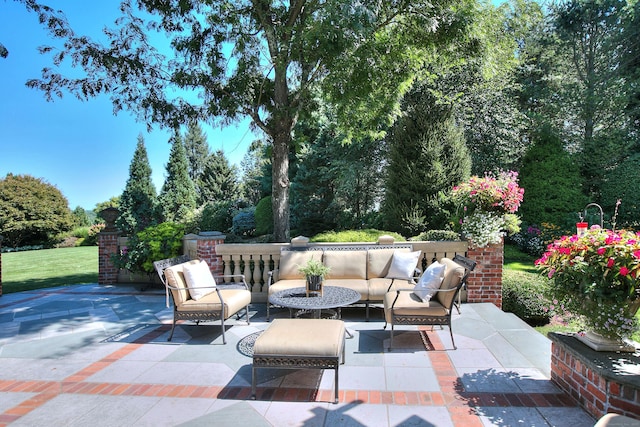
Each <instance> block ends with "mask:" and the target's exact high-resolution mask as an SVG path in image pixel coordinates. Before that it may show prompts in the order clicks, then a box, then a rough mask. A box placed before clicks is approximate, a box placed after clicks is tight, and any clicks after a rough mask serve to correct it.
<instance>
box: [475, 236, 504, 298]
mask: <svg viewBox="0 0 640 427" xmlns="http://www.w3.org/2000/svg"><path fill="white" fill-rule="evenodd" d="M467 256H468V257H469V258H471V259H472V260H474V261H476V262H477V263H478V264H477V265H476V268H475V270H473V271H472V272H471V274H470V275H469V278H468V279H467V301H468V302H491V303H493V304H495V305H496V306H497V307H498V308H500V309H502V267H503V264H504V244H503V243H499V244H496V245H489V246H487V247H484V248H477V247H472V246H471V245H469V250H468V252H467Z"/></svg>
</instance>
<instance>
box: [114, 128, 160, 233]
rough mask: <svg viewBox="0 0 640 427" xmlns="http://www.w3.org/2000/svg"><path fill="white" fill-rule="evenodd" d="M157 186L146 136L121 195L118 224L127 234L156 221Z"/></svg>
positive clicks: (133, 160) (139, 145)
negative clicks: (152, 175) (148, 154)
mask: <svg viewBox="0 0 640 427" xmlns="http://www.w3.org/2000/svg"><path fill="white" fill-rule="evenodd" d="M155 206H156V187H155V186H154V185H153V181H152V180H151V166H150V165H149V157H148V156H147V149H146V147H145V145H144V138H143V137H142V135H138V144H137V146H136V151H135V152H134V153H133V159H132V160H131V165H130V166H129V179H127V184H126V185H125V188H124V191H123V192H122V196H120V206H119V209H120V216H119V217H118V219H117V220H116V226H117V227H118V228H119V229H120V230H121V231H122V232H123V234H125V235H127V236H133V235H134V234H135V233H137V232H138V231H142V230H144V229H145V228H147V227H148V226H150V225H152V224H153V223H154V213H155Z"/></svg>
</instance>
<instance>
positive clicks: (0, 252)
mask: <svg viewBox="0 0 640 427" xmlns="http://www.w3.org/2000/svg"><path fill="white" fill-rule="evenodd" d="M1 296H2V236H0V297H1Z"/></svg>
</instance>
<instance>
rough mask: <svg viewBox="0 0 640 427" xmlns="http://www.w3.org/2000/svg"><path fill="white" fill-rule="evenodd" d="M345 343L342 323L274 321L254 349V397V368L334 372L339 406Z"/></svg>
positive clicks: (253, 385) (253, 372)
mask: <svg viewBox="0 0 640 427" xmlns="http://www.w3.org/2000/svg"><path fill="white" fill-rule="evenodd" d="M344 339H345V327H344V322H343V321H342V320H333V319H274V320H273V322H271V324H270V325H269V327H268V328H267V329H266V330H265V331H264V333H262V335H260V336H259V337H258V339H257V340H256V343H255V345H254V347H253V366H252V368H251V377H252V378H251V393H252V395H253V397H254V398H255V397H256V380H257V379H256V369H257V368H281V369H282V368H291V369H310V368H313V369H334V370H335V387H334V388H335V403H338V367H339V366H340V364H341V363H344Z"/></svg>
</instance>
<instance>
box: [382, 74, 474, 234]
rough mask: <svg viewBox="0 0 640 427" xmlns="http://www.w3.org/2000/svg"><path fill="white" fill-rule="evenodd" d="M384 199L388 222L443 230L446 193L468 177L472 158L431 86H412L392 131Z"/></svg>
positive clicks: (405, 230) (415, 230) (396, 227)
mask: <svg viewBox="0 0 640 427" xmlns="http://www.w3.org/2000/svg"><path fill="white" fill-rule="evenodd" d="M388 142H389V145H390V147H389V150H390V152H389V167H388V170H387V177H386V185H385V188H386V194H385V200H384V203H383V214H384V221H385V227H386V228H387V229H388V230H391V231H397V232H400V233H401V234H404V235H416V234H419V233H420V232H422V231H425V230H427V229H444V228H445V227H446V225H447V221H448V219H449V217H450V215H449V214H448V213H447V212H446V210H445V207H444V205H443V203H444V200H443V198H444V196H445V194H446V193H448V192H449V190H450V189H451V188H452V187H453V186H454V185H456V184H458V183H459V182H460V181H463V180H464V179H466V178H468V176H469V174H470V171H471V159H470V155H469V151H468V149H467V147H466V145H465V142H464V137H463V134H462V130H461V129H460V128H459V127H458V126H456V124H455V122H454V119H453V112H452V108H451V106H448V105H445V104H437V103H436V102H435V99H434V97H433V96H432V95H431V94H430V93H429V90H428V88H426V87H424V86H422V87H420V88H417V89H414V90H412V91H411V92H410V93H409V94H408V95H407V96H405V99H404V101H403V115H402V116H401V117H400V118H399V119H398V120H397V121H396V123H395V124H394V125H393V127H392V129H391V131H390V133H389V136H388Z"/></svg>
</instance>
